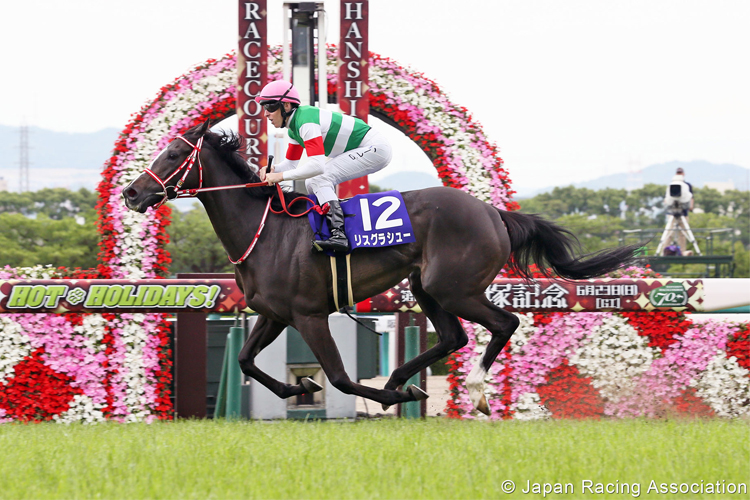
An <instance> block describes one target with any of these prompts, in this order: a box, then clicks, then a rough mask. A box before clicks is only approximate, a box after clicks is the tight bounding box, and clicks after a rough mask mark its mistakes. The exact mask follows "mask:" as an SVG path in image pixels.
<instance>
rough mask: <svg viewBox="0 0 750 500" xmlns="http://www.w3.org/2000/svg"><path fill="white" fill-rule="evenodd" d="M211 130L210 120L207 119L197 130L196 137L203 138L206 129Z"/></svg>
mask: <svg viewBox="0 0 750 500" xmlns="http://www.w3.org/2000/svg"><path fill="white" fill-rule="evenodd" d="M209 128H211V119H210V118H209V119H207V120H206V121H205V122H203V125H201V128H200V129H199V130H198V137H203V136H204V135H205V134H206V132H208V129H209Z"/></svg>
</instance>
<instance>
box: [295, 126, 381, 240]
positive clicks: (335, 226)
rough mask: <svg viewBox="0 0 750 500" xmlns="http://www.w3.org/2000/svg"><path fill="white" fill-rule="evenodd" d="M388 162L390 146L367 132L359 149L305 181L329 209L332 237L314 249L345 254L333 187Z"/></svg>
mask: <svg viewBox="0 0 750 500" xmlns="http://www.w3.org/2000/svg"><path fill="white" fill-rule="evenodd" d="M390 161H391V146H390V145H389V144H388V142H387V141H386V140H385V139H384V138H382V137H381V136H380V134H379V133H378V132H376V131H375V130H373V129H370V131H369V132H368V133H367V135H366V136H365V138H364V139H363V141H362V145H361V146H360V147H358V148H356V149H352V150H351V151H347V152H346V153H343V154H341V155H339V156H337V157H335V158H332V159H330V160H328V162H326V165H325V172H323V173H322V174H320V175H317V176H315V177H312V178H310V179H307V181H306V182H305V187H307V191H308V192H310V191H312V192H313V193H315V196H316V197H317V198H318V203H319V204H320V205H321V206H322V205H324V204H325V203H328V204H329V206H330V211H329V212H328V214H327V215H326V217H327V220H328V227H329V228H330V230H331V237H330V239H328V240H326V241H318V242H314V243H313V245H314V246H315V247H316V248H319V249H322V250H332V251H334V252H346V251H347V250H348V249H349V241H348V240H347V238H346V233H345V232H344V213H343V211H342V210H341V206H340V205H339V201H338V196H337V195H336V186H337V185H338V184H341V183H342V182H346V181H350V180H352V179H358V178H360V177H364V176H366V175H370V174H372V173H375V172H377V171H378V170H381V169H382V168H384V167H385V166H386V165H388V163H389V162H390Z"/></svg>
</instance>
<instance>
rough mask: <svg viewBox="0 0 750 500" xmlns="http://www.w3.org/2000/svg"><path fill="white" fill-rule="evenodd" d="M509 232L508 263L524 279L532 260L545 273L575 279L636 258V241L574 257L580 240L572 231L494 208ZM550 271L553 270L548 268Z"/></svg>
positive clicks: (606, 271) (634, 260) (540, 219)
mask: <svg viewBox="0 0 750 500" xmlns="http://www.w3.org/2000/svg"><path fill="white" fill-rule="evenodd" d="M498 212H500V216H501V217H502V218H503V221H504V222H505V225H506V227H507V228H508V233H509V235H510V246H511V251H512V252H513V258H512V259H511V260H510V262H509V265H510V266H511V268H512V269H513V270H514V271H515V272H516V273H518V275H519V276H522V277H524V278H526V279H532V273H531V270H530V269H529V267H530V266H531V264H533V263H536V265H537V266H538V267H539V271H540V272H541V273H542V274H544V275H545V276H547V277H553V275H554V274H556V275H557V276H559V277H561V278H566V279H571V280H579V279H588V278H595V277H597V276H601V275H603V274H607V273H609V272H611V271H614V270H616V269H619V268H621V267H624V266H627V265H632V264H634V263H635V262H636V260H637V258H636V256H635V250H636V249H637V248H638V247H639V246H638V245H629V246H622V247H617V248H610V249H605V250H600V251H598V252H594V253H591V254H587V255H581V256H579V257H576V256H575V254H576V253H580V251H581V244H580V243H579V241H578V238H576V237H575V235H574V234H573V233H571V232H570V231H568V230H567V229H564V228H562V227H560V226H558V225H557V224H555V223H554V222H550V221H547V220H545V219H543V218H542V217H540V216H539V215H534V214H522V213H519V212H506V211H504V210H498ZM550 269H551V271H553V272H550Z"/></svg>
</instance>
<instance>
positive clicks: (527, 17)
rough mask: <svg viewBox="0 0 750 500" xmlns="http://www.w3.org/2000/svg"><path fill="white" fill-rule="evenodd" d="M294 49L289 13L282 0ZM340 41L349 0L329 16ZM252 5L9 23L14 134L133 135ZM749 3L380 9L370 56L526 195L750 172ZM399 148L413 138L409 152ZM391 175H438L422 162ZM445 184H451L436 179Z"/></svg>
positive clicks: (28, 9) (407, 161) (387, 5)
mask: <svg viewBox="0 0 750 500" xmlns="http://www.w3.org/2000/svg"><path fill="white" fill-rule="evenodd" d="M268 5H269V9H268V16H269V43H271V44H274V43H280V42H281V37H282V28H281V5H282V1H281V0H268ZM325 5H326V10H327V12H328V14H329V21H330V26H329V29H328V41H329V42H336V43H337V42H338V9H339V1H338V0H336V1H326V2H325ZM237 11H238V8H237V1H236V0H211V1H210V2H207V1H205V0H180V1H179V2H166V1H163V0H148V1H146V0H130V1H128V2H102V1H101V0H67V1H65V2H60V1H52V0H32V1H27V2H10V3H8V4H7V5H4V6H3V15H2V17H0V56H1V57H0V61H2V64H3V65H4V68H3V71H2V78H0V124H2V125H10V126H18V125H20V124H22V123H24V124H27V125H33V126H38V127H42V128H46V129H50V130H55V131H65V132H93V131H97V130H101V129H103V128H107V127H115V128H118V129H121V128H123V127H124V126H125V124H126V123H127V122H128V120H129V119H130V115H131V114H133V113H135V112H137V111H138V110H139V109H140V107H141V105H142V104H144V103H145V102H146V101H148V100H150V99H152V98H153V97H154V96H155V94H156V92H157V91H158V90H159V88H160V87H161V86H163V85H165V84H167V83H170V82H172V81H173V80H174V79H175V78H176V77H178V76H179V75H181V74H183V73H185V72H186V71H188V70H189V69H190V68H191V67H192V66H193V65H195V64H197V63H200V62H202V61H204V60H206V59H208V58H212V57H213V58H216V57H220V56H222V55H223V54H225V53H228V52H230V51H232V50H234V49H235V47H236V45H237ZM748 21H750V2H748V1H745V0H738V1H722V0H710V1H709V0H706V1H692V0H677V1H669V0H647V1H641V0H628V1H601V0H566V1H564V2H561V1H559V0H523V1H517V0H512V1H511V0H493V1H478V0H463V1H461V2H455V1H450V2H449V1H445V0H370V28H369V30H370V50H371V51H373V52H377V53H379V54H382V55H384V56H388V57H390V58H391V59H394V60H396V61H398V62H399V63H401V64H402V65H406V66H410V67H411V68H413V69H415V70H417V71H419V72H422V73H424V74H425V76H427V77H428V78H430V79H432V80H434V81H435V82H437V83H438V85H439V86H440V87H441V89H443V90H445V91H446V92H447V93H448V95H449V96H450V98H451V100H452V101H453V102H454V103H456V104H459V105H462V106H465V107H466V108H468V109H469V110H470V112H471V113H472V115H473V117H474V118H475V119H476V120H477V121H478V122H479V123H481V124H482V126H483V128H484V130H485V133H486V135H487V136H488V137H489V139H490V140H491V141H493V142H495V143H496V144H497V145H498V146H499V148H500V152H501V153H500V154H501V156H502V158H503V159H504V161H505V167H506V169H507V170H508V171H509V173H510V177H511V179H512V181H513V183H514V185H515V186H517V187H518V188H520V189H532V188H535V187H546V186H551V185H563V184H566V183H572V182H581V181H585V180H589V179H593V178H597V177H600V176H602V175H607V174H614V173H621V172H629V171H630V172H633V171H637V170H639V169H641V168H643V167H646V166H648V165H652V164H654V163H661V162H666V161H672V160H683V161H691V160H707V161H710V162H713V163H734V164H737V165H741V166H744V167H750V119H749V118H750V97H749V93H748V89H750V65H749V64H748V63H747V60H748V59H747V53H748V52H747V51H748V47H750V30H748V29H747V25H748ZM394 140H397V139H394ZM396 155H397V156H399V160H398V161H396V160H394V165H395V166H394V165H392V166H389V167H388V168H387V169H386V170H385V171H383V175H385V174H386V173H393V169H394V168H398V169H402V170H420V171H425V170H428V171H430V169H431V167H430V164H429V162H428V161H427V160H426V157H424V156H423V155H420V152H419V151H418V150H415V149H414V147H412V148H408V147H406V146H403V147H402V146H399V147H398V148H397V149H396ZM431 171H432V172H434V170H431Z"/></svg>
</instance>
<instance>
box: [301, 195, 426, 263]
mask: <svg viewBox="0 0 750 500" xmlns="http://www.w3.org/2000/svg"><path fill="white" fill-rule="evenodd" d="M310 198H312V199H313V201H315V202H317V200H316V199H315V197H314V196H310ZM341 209H342V210H343V211H344V230H345V232H346V237H347V238H348V239H349V245H350V247H351V250H354V249H355V248H374V247H389V246H393V245H401V244H404V243H412V242H414V241H416V239H415V238H414V231H413V230H412V228H411V221H410V220H409V214H408V213H407V211H406V206H404V199H403V198H402V197H401V193H399V192H398V191H385V192H382V193H370V194H359V195H357V196H355V197H353V198H349V199H348V200H343V201H342V202H341ZM308 219H309V221H310V226H311V227H312V230H313V232H314V233H315V239H316V240H323V239H327V238H328V236H329V235H330V232H329V230H328V224H327V222H326V220H325V217H324V216H322V215H320V214H318V213H317V212H315V211H314V210H312V211H310V213H309V214H308ZM321 234H322V235H323V237H321Z"/></svg>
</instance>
